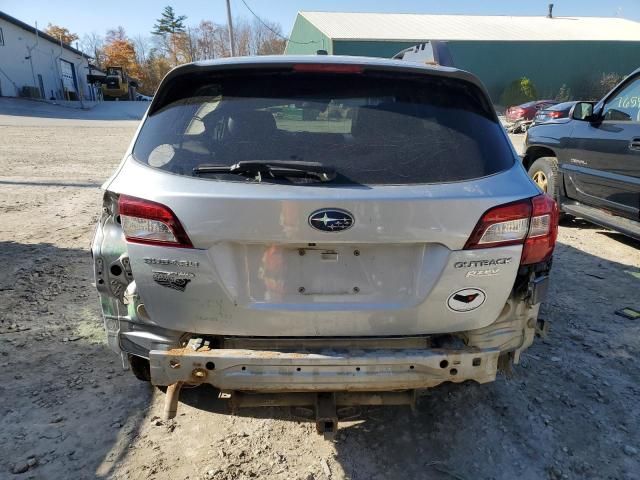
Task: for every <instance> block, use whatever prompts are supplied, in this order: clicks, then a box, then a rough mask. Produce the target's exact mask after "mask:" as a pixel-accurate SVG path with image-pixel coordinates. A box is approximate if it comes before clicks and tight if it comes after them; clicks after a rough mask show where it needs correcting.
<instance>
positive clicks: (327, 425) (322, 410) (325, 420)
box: [316, 392, 338, 440]
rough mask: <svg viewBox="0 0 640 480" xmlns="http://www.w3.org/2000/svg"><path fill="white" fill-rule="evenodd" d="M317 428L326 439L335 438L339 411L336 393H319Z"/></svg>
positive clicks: (317, 397) (317, 398) (317, 399)
mask: <svg viewBox="0 0 640 480" xmlns="http://www.w3.org/2000/svg"><path fill="white" fill-rule="evenodd" d="M316 430H317V431H318V433H321V434H322V435H324V438H325V440H333V439H334V438H335V436H336V433H337V431H338V411H337V408H336V394H335V393H327V392H323V393H318V395H317V396H316Z"/></svg>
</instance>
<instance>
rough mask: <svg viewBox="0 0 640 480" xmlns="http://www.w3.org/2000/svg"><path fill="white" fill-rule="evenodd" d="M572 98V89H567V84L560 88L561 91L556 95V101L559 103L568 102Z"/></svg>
mask: <svg viewBox="0 0 640 480" xmlns="http://www.w3.org/2000/svg"><path fill="white" fill-rule="evenodd" d="M572 98H573V94H572V93H571V89H570V88H569V87H567V84H566V83H563V84H562V86H561V87H560V90H558V93H557V94H556V96H555V99H556V100H557V101H558V102H568V101H569V100H571V99H572Z"/></svg>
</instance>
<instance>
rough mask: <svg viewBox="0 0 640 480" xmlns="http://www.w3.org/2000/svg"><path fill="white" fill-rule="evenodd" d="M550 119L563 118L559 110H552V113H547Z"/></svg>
mask: <svg viewBox="0 0 640 480" xmlns="http://www.w3.org/2000/svg"><path fill="white" fill-rule="evenodd" d="M546 113H547V115H548V116H549V118H561V117H562V112H561V111H559V110H552V111H550V112H546Z"/></svg>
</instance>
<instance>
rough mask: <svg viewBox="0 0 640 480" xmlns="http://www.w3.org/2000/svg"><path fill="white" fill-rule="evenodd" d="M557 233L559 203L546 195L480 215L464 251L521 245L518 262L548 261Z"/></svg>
mask: <svg viewBox="0 0 640 480" xmlns="http://www.w3.org/2000/svg"><path fill="white" fill-rule="evenodd" d="M557 236H558V206H557V204H556V202H555V201H554V200H553V199H552V198H551V197H549V196H548V195H538V196H536V197H533V198H527V199H525V200H519V201H517V202H513V203H507V204H505V205H500V206H498V207H494V208H492V209H490V210H488V211H487V212H485V214H484V215H483V216H482V218H481V219H480V221H479V222H478V224H477V225H476V228H475V229H474V230H473V232H472V233H471V236H470V237H469V240H467V244H466V245H465V246H464V248H465V250H471V249H478V248H491V247H504V246H507V245H521V244H524V247H523V249H522V257H521V259H520V264H521V265H529V264H532V263H538V262H542V261H545V260H547V259H548V258H549V257H550V256H551V254H552V253H553V248H554V247H555V244H556V237H557Z"/></svg>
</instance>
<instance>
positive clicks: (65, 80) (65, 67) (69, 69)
mask: <svg viewBox="0 0 640 480" xmlns="http://www.w3.org/2000/svg"><path fill="white" fill-rule="evenodd" d="M60 70H61V71H62V85H63V86H64V88H65V90H67V91H68V92H76V82H75V78H74V74H73V65H72V64H71V62H67V61H66V60H60Z"/></svg>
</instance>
